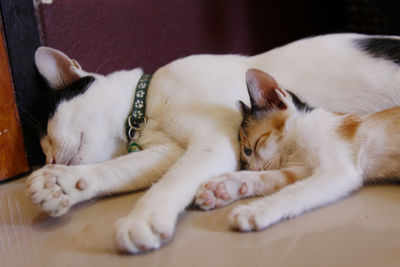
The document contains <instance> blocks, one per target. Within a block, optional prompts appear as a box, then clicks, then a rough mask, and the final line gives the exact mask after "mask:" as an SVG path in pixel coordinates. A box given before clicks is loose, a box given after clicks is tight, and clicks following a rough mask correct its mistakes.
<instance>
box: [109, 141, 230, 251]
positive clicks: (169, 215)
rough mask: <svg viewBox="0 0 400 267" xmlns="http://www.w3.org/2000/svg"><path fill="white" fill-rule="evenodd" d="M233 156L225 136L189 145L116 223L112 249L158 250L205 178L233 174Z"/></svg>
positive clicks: (167, 238) (169, 236) (168, 236)
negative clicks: (114, 245) (114, 246)
mask: <svg viewBox="0 0 400 267" xmlns="http://www.w3.org/2000/svg"><path fill="white" fill-rule="evenodd" d="M210 140H212V141H213V142H212V143H211V142H210ZM236 155H237V144H236V142H235V141H232V140H229V138H228V137H226V136H221V137H218V136H208V137H207V138H204V139H201V140H195V141H193V142H192V143H190V144H189V146H188V149H187V151H186V153H185V154H184V155H183V156H182V157H181V158H180V159H179V160H178V161H177V162H176V163H175V164H174V165H173V166H172V167H171V168H170V169H169V171H168V172H167V173H166V174H165V175H164V176H163V178H162V179H161V180H160V181H159V182H158V183H156V184H155V185H153V186H152V187H151V188H150V189H149V190H148V191H147V192H146V193H145V194H144V196H143V197H142V198H141V199H140V200H139V201H138V202H137V203H136V206H135V208H134V209H133V210H132V211H131V212H130V214H129V215H128V216H127V217H125V218H123V219H121V220H119V221H118V222H117V224H116V229H115V244H116V247H117V248H118V249H119V250H120V251H123V252H129V253H138V252H143V251H148V250H152V249H157V248H159V247H160V246H161V244H162V243H164V242H166V241H168V240H169V239H170V238H171V237H172V234H173V232H174V228H175V223H176V220H177V217H178V215H179V213H181V212H182V211H183V210H184V209H185V208H186V206H188V205H189V204H190V203H191V202H192V201H193V198H194V196H195V194H196V191H197V189H198V187H199V186H200V185H201V184H202V183H203V182H204V181H205V180H206V179H208V178H209V177H213V176H215V175H219V174H222V173H224V172H229V171H234V170H235V168H236V164H237V158H236Z"/></svg>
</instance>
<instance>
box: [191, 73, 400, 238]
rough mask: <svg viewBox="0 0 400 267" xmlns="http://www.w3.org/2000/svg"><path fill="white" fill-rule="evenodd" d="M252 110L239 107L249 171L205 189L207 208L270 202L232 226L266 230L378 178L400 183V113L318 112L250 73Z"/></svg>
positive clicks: (238, 212)
mask: <svg viewBox="0 0 400 267" xmlns="http://www.w3.org/2000/svg"><path fill="white" fill-rule="evenodd" d="M246 82H247V86H248V91H249V95H250V100H251V108H249V107H248V106H247V105H246V104H245V103H243V102H242V101H240V108H241V111H242V115H243V117H244V119H243V122H242V124H241V127H240V130H239V136H240V141H241V159H242V161H243V162H244V164H245V168H246V169H248V170H250V171H241V172H236V173H230V174H225V175H222V176H220V177H217V178H215V179H213V180H212V181H210V182H208V183H205V185H204V187H203V189H202V190H200V192H199V193H198V199H197V203H198V204H199V205H201V206H202V208H203V209H209V208H212V207H214V206H215V207H221V206H223V205H226V204H228V203H230V202H232V201H234V200H236V199H240V198H243V197H251V196H265V195H268V194H271V193H274V192H276V193H274V194H272V195H271V196H267V197H264V198H262V199H260V200H256V201H254V202H252V203H250V204H248V205H243V206H239V207H237V208H235V209H234V210H233V212H232V214H231V216H230V223H231V226H232V227H233V228H237V229H239V230H241V231H251V230H260V229H263V228H265V227H268V226H270V225H271V224H273V223H275V222H277V221H279V220H281V219H285V218H291V217H293V216H297V215H299V214H301V213H302V212H304V211H307V210H310V209H312V208H315V207H319V206H321V205H325V204H327V203H330V202H332V201H335V200H338V199H339V198H341V197H343V196H346V195H347V194H349V193H350V192H352V191H354V190H356V189H358V188H359V187H360V186H361V185H362V184H363V182H365V181H369V180H371V179H385V178H394V177H395V178H396V179H399V178H400V161H399V159H400V107H394V108H391V109H388V110H385V111H381V112H378V113H374V114H372V115H365V116H357V115H352V114H342V113H335V112H329V111H327V110H325V109H323V108H312V107H310V106H308V105H307V104H305V103H303V102H301V101H300V100H299V99H298V98H297V96H296V95H294V94H293V93H291V92H289V91H285V90H284V89H282V88H280V87H279V86H278V84H277V83H276V81H275V79H274V78H273V77H272V76H270V75H268V74H267V73H264V72H262V71H260V70H257V69H250V70H248V71H247V74H246Z"/></svg>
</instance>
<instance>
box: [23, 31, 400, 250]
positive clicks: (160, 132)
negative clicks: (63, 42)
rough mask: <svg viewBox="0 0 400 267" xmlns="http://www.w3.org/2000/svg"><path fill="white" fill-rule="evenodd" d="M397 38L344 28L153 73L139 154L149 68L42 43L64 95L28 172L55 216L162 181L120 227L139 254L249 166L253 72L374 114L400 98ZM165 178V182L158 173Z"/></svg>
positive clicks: (119, 235)
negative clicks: (91, 66)
mask: <svg viewBox="0 0 400 267" xmlns="http://www.w3.org/2000/svg"><path fill="white" fill-rule="evenodd" d="M398 44H399V40H398V39H397V37H383V38H380V37H374V36H365V35H357V34H338V35H326V36H320V37H314V38H309V39H303V40H300V41H297V42H294V43H291V44H289V45H286V46H283V47H280V48H277V49H273V50H271V51H268V52H266V53H264V54H260V55H257V56H251V57H244V56H237V55H221V56H214V55H197V56H189V57H186V58H183V59H179V60H176V61H174V62H172V63H170V64H168V65H166V66H164V67H162V68H160V69H159V70H157V71H156V72H155V73H154V75H153V78H152V79H151V82H150V85H149V88H148V93H147V96H146V102H147V104H146V108H145V118H146V120H145V123H143V124H141V125H140V127H139V128H142V129H141V130H140V131H137V134H136V135H135V141H136V143H137V144H138V145H139V146H140V147H141V149H142V150H141V151H139V152H132V153H129V154H127V142H128V139H127V136H126V128H125V123H126V121H127V117H128V114H130V111H131V109H132V105H133V102H134V100H133V99H134V96H135V95H136V93H135V88H136V87H137V84H138V81H139V79H140V78H141V77H142V74H143V71H142V70H141V69H139V68H138V69H133V70H124V71H117V72H114V73H111V74H109V75H106V76H103V75H100V74H95V73H89V72H86V71H84V70H83V69H82V68H81V66H80V65H79V64H78V63H77V62H76V61H74V60H72V59H70V58H69V57H68V56H67V55H65V54H64V53H62V52H60V51H58V50H55V49H52V48H48V47H40V48H39V49H38V50H37V51H36V55H35V63H36V65H37V68H38V70H39V72H40V73H41V74H42V75H43V76H44V77H45V79H46V80H47V81H48V84H49V85H50V86H51V87H52V88H54V92H55V96H56V101H55V102H54V105H53V112H52V113H51V116H50V117H49V120H48V125H47V133H44V135H43V137H42V139H41V144H42V147H43V151H44V153H45V154H46V158H47V163H56V164H50V165H47V166H44V167H43V168H41V169H39V170H37V171H35V172H33V173H32V174H31V175H30V176H29V178H28V180H27V186H28V191H29V193H30V194H31V199H32V201H33V202H34V203H35V204H37V206H38V207H39V208H40V209H41V210H43V211H44V212H46V213H48V214H49V215H50V216H61V215H63V214H65V213H66V212H67V211H68V210H69V209H70V207H71V206H72V205H74V204H76V203H78V202H82V201H85V200H88V199H91V198H93V197H95V196H102V195H110V194H114V193H119V192H128V191H133V190H139V189H144V188H148V187H150V186H151V188H150V189H149V190H148V191H147V192H146V193H145V194H144V196H143V197H142V198H141V199H140V200H139V201H138V202H137V203H136V204H135V207H134V208H133V209H132V211H131V212H130V213H129V214H128V215H127V216H126V217H125V218H122V219H120V220H119V221H118V222H117V223H116V225H115V235H114V239H115V245H116V248H117V249H118V250H120V251H125V252H129V253H138V252H143V251H148V250H152V249H157V248H159V247H160V246H161V245H162V244H163V243H165V242H167V241H168V240H170V238H171V237H172V235H173V232H174V229H175V222H176V219H177V217H178V215H179V214H180V213H181V212H182V211H183V210H184V209H185V207H186V206H187V205H188V204H190V203H191V202H192V201H193V199H194V197H195V195H196V192H197V190H198V188H199V186H200V185H201V184H203V183H204V182H205V181H207V180H208V179H210V178H211V177H214V176H218V175H221V174H223V173H227V172H233V171H235V170H236V168H237V167H238V162H239V161H238V155H239V144H238V141H237V129H238V128H239V126H240V123H241V119H242V118H241V114H240V112H239V110H238V109H237V107H236V102H237V100H238V99H239V100H241V101H243V102H244V103H245V104H246V105H249V104H250V99H249V96H248V93H247V90H246V84H245V79H244V76H245V73H246V70H247V69H249V68H258V69H261V70H264V71H267V72H269V73H271V74H272V75H274V76H275V77H276V78H277V79H278V80H279V81H280V82H281V83H282V86H283V87H284V88H288V89H291V90H292V91H293V92H294V93H296V94H297V95H298V96H299V97H300V98H301V99H306V100H307V102H309V103H310V104H311V105H315V106H322V107H324V108H326V109H327V110H330V111H336V112H351V113H354V114H366V113H372V112H377V111H380V110H382V109H386V108H390V107H393V106H396V105H398V104H400V88H398V87H399V86H400V67H399V66H398V65H397V64H398V61H396V60H398V54H396V53H394V52H396V51H398V50H396V49H397V47H400V46H399V45H398ZM156 182H157V183H156Z"/></svg>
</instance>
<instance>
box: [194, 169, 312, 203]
mask: <svg viewBox="0 0 400 267" xmlns="http://www.w3.org/2000/svg"><path fill="white" fill-rule="evenodd" d="M309 175H310V172H309V171H308V170H307V169H306V168H303V167H297V166H296V167H290V168H285V169H281V170H270V171H259V172H257V171H239V172H233V173H225V174H223V175H221V176H217V177H214V178H212V179H210V180H209V181H207V182H205V183H203V184H202V185H201V187H200V189H199V191H198V192H197V195H196V200H195V203H196V205H197V206H198V207H200V208H201V209H204V210H209V209H212V208H219V207H223V206H226V205H228V204H229V203H231V202H233V201H235V200H238V199H241V198H245V197H252V196H264V195H267V194H270V193H272V192H275V191H278V190H280V189H281V188H283V187H285V186H287V185H289V184H292V183H294V182H297V181H299V180H301V179H303V178H304V177H307V176H309Z"/></svg>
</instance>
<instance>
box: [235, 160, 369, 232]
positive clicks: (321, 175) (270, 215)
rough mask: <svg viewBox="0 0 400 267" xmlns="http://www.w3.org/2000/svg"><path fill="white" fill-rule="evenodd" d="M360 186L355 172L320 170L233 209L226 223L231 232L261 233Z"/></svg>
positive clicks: (338, 169) (358, 177)
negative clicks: (232, 230)
mask: <svg viewBox="0 0 400 267" xmlns="http://www.w3.org/2000/svg"><path fill="white" fill-rule="evenodd" d="M361 185H362V177H361V175H360V174H359V173H358V172H357V171H356V170H353V169H349V168H346V167H343V166H338V168H337V169H334V170H333V169H329V170H319V171H317V172H316V173H314V174H313V175H312V176H310V177H308V178H306V179H304V180H302V181H299V182H297V183H294V184H292V185H289V186H287V187H285V188H283V189H282V190H280V191H278V192H277V193H275V194H272V195H271V196H266V197H263V198H262V199H259V200H255V201H253V202H251V203H250V204H247V205H241V206H238V207H236V208H234V209H233V210H232V212H231V214H230V216H229V222H230V225H231V227H232V228H234V229H238V230H240V231H252V230H261V229H263V228H266V227H268V226H270V225H271V224H274V223H276V222H278V221H280V220H282V219H286V218H292V217H294V216H297V215H299V214H301V213H303V212H305V211H308V210H310V209H312V208H316V207H319V206H321V205H325V204H328V203H330V202H333V201H335V200H337V199H339V198H341V197H343V196H346V195H347V194H349V193H350V192H352V191H354V190H356V189H358V188H359V187H360V186H361Z"/></svg>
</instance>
